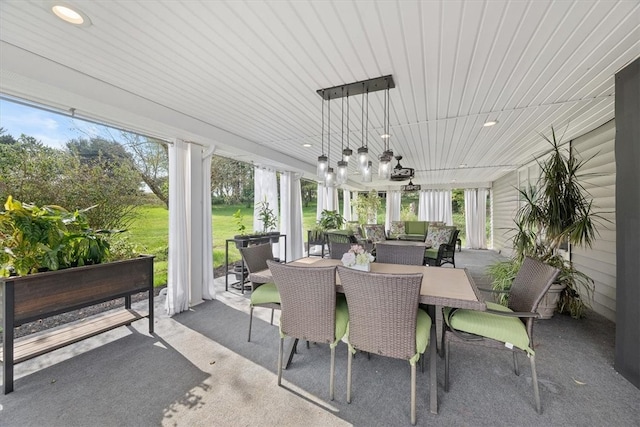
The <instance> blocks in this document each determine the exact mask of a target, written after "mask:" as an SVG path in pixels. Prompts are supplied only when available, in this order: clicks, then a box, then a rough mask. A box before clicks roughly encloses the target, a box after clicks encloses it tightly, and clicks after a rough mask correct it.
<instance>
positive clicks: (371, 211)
mask: <svg viewBox="0 0 640 427" xmlns="http://www.w3.org/2000/svg"><path fill="white" fill-rule="evenodd" d="M380 206H382V201H381V200H380V196H378V192H377V191H376V190H371V191H369V193H367V194H366V195H363V194H360V195H359V196H358V198H356V199H355V200H354V201H353V207H354V209H355V211H356V213H357V214H358V222H359V223H360V224H375V223H377V217H378V210H379V209H380Z"/></svg>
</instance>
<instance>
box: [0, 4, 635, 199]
mask: <svg viewBox="0 0 640 427" xmlns="http://www.w3.org/2000/svg"><path fill="white" fill-rule="evenodd" d="M51 3H53V2H50V1H39V0H38V1H36V0H34V1H26V0H15V1H13V0H3V1H2V2H0V71H1V74H0V91H1V92H2V94H3V95H4V96H9V97H17V98H20V99H22V100H27V101H32V102H37V103H41V104H43V105H46V106H49V107H52V108H57V109H60V110H64V111H67V110H69V109H71V108H74V109H75V111H76V114H77V115H78V116H81V117H88V118H91V119H95V120H101V121H104V122H106V123H109V124H113V125H116V126H120V127H123V128H126V129H130V130H134V131H137V132H141V133H145V134H150V135H153V136H159V137H162V138H165V139H169V140H170V139H173V138H183V139H186V140H190V141H194V142H197V143H200V144H203V145H212V144H213V145H216V147H217V151H216V152H217V153H218V154H222V155H226V156H230V157H234V158H237V159H241V160H245V161H251V162H255V163H257V164H265V165H273V166H276V167H278V168H280V169H286V170H296V171H301V172H303V173H304V174H305V176H307V177H310V178H313V177H314V175H315V174H314V172H315V160H316V158H317V156H318V155H320V154H321V152H322V147H321V146H322V143H321V111H322V110H321V108H322V102H321V98H320V97H319V96H318V95H317V94H316V90H317V89H321V88H327V87H332V86H337V85H341V84H346V83H351V82H354V81H359V80H365V79H370V78H374V77H378V76H382V75H387V74H391V75H393V78H394V80H395V83H396V87H395V88H394V89H391V90H390V127H391V134H392V138H391V143H390V145H391V148H392V149H393V151H394V152H395V153H396V154H402V155H403V156H404V159H403V160H402V164H403V166H407V167H413V168H415V169H416V178H415V179H414V180H413V181H414V183H416V184H417V183H420V184H423V185H424V186H425V187H472V186H476V185H479V184H482V183H491V182H492V181H494V180H495V179H497V178H499V177H500V176H502V175H504V174H505V173H507V172H508V171H510V170H513V169H515V168H517V167H518V166H520V165H522V164H526V163H528V162H530V161H531V160H532V159H533V158H534V156H536V155H539V154H541V153H543V152H545V151H546V150H547V148H548V147H547V145H546V143H545V142H544V141H543V140H542V138H541V137H540V135H539V134H538V133H539V132H544V133H548V131H549V129H550V127H551V126H552V125H553V126H555V127H556V128H557V129H560V130H561V133H564V140H566V141H568V140H569V139H571V138H575V137H577V136H580V135H582V134H584V133H585V132H588V131H590V130H592V129H594V128H596V127H598V126H600V125H602V124H603V123H605V122H607V121H609V120H611V119H612V118H613V117H614V75H615V73H616V71H618V70H619V69H621V68H622V67H624V66H625V64H627V63H629V62H631V61H632V60H633V59H635V58H637V57H638V56H640V1H637V0H633V1H629V0H627V1H590V0H579V1H549V0H531V1H525V0H519V1H506V0H502V1H500V0H487V1H482V0H478V1H473V0H469V1H456V0H447V1H404V0H403V1H347V0H345V1H205V0H200V1H198V0H190V1H175V0H174V1H133V0H131V1H80V0H69V1H66V2H65V3H66V4H68V5H72V6H75V7H77V8H79V9H80V10H81V11H82V12H84V13H85V14H86V15H87V16H89V18H90V19H91V25H90V26H85V27H74V26H72V25H70V24H68V23H65V22H62V21H61V20H59V19H58V18H56V17H55V16H54V15H53V14H52V13H51V12H50V9H49V8H50V6H51ZM383 99H384V98H383V92H376V93H372V94H370V95H369V115H368V116H369V124H368V132H367V137H368V139H367V141H368V146H369V149H370V152H372V153H373V154H375V155H379V154H380V153H381V151H382V149H383V142H382V139H381V138H380V136H379V135H380V134H381V133H382V128H383V118H384V108H383ZM349 107H350V108H349V109H350V114H349V130H350V132H349V134H348V135H349V140H350V144H349V145H350V147H351V148H353V149H356V148H357V147H359V146H360V145H361V141H362V129H363V125H362V120H361V116H362V98H361V97H360V96H356V97H351V98H350V99H349ZM487 120H497V121H498V124H497V125H496V126H493V127H483V126H482V125H483V123H484V122H485V121H487ZM341 124H342V122H341V100H334V101H332V102H331V153H330V154H331V155H330V161H331V163H332V164H333V165H334V166H335V162H336V161H337V160H338V153H339V151H340V144H341V136H342V131H341ZM325 138H326V135H325ZM345 140H346V137H345ZM303 143H309V144H312V146H311V147H310V148H305V147H303V146H302V144H303ZM326 145H327V143H326V142H325V149H324V151H325V152H327V151H328V150H327V147H326ZM394 164H395V161H394ZM461 165H466V167H461ZM374 167H377V162H374ZM351 168H352V172H355V166H354V165H352V166H351ZM352 179H353V181H352V182H351V184H354V185H357V182H358V177H357V176H356V175H353V177H352ZM371 185H372V186H374V187H376V188H379V189H384V188H386V187H387V185H388V182H379V181H376V180H374V182H373V183H372V184H371Z"/></svg>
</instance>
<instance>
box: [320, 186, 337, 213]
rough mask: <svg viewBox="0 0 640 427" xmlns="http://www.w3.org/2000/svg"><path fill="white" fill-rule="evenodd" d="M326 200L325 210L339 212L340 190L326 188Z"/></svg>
mask: <svg viewBox="0 0 640 427" xmlns="http://www.w3.org/2000/svg"><path fill="white" fill-rule="evenodd" d="M325 194H326V199H325V203H324V208H325V209H326V210H328V211H338V210H339V206H338V189H337V188H335V187H333V188H331V187H329V188H327V187H325Z"/></svg>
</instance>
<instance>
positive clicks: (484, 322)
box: [444, 302, 534, 354]
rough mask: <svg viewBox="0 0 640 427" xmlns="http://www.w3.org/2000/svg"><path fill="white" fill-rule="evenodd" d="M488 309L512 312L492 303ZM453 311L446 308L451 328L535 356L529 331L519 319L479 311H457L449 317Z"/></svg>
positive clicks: (446, 316) (446, 318)
mask: <svg viewBox="0 0 640 427" xmlns="http://www.w3.org/2000/svg"><path fill="white" fill-rule="evenodd" d="M487 308H488V309H490V310H495V311H505V312H510V311H512V310H510V309H509V308H507V307H505V306H503V305H500V304H496V303H492V302H487ZM451 310H452V309H451V308H446V309H445V313H444V315H445V320H446V322H447V324H448V325H449V326H450V327H451V328H453V329H456V330H458V331H463V332H468V333H470V334H474V335H479V336H482V337H486V338H491V339H494V340H496V341H500V342H503V343H509V344H512V345H513V346H515V347H518V348H519V349H521V350H524V351H526V352H527V353H529V354H534V351H533V349H532V348H530V347H529V336H528V335H527V329H526V328H525V326H524V323H522V321H521V320H520V319H519V318H517V317H506V316H500V315H498V314H493V313H487V312H485V311H477V310H456V312H455V313H453V316H451V317H449V313H450V312H451Z"/></svg>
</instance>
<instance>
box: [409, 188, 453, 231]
mask: <svg viewBox="0 0 640 427" xmlns="http://www.w3.org/2000/svg"><path fill="white" fill-rule="evenodd" d="M418 220H419V221H443V222H444V223H445V224H447V225H453V211H452V208H451V190H423V191H421V192H420V195H419V198H418Z"/></svg>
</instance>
